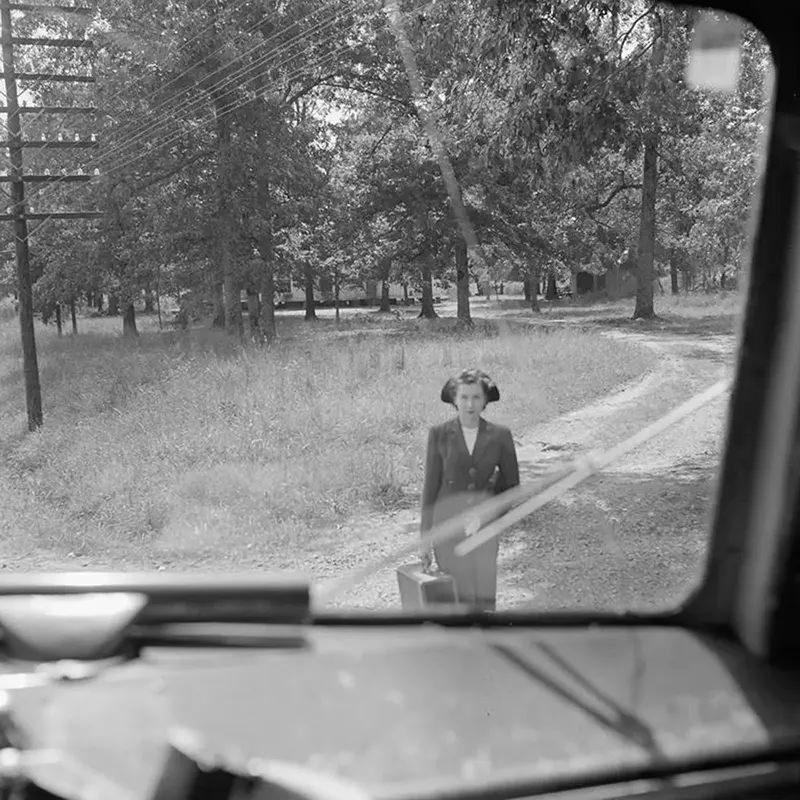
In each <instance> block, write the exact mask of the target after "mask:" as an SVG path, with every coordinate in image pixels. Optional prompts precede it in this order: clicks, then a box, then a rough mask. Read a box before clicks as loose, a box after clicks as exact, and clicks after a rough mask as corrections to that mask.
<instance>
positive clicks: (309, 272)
mask: <svg viewBox="0 0 800 800" xmlns="http://www.w3.org/2000/svg"><path fill="white" fill-rule="evenodd" d="M303 277H304V278H305V284H306V317H305V318H306V319H307V320H313V319H316V318H317V303H316V301H315V300H314V270H313V269H312V267H311V262H310V261H306V263H305V267H304V270H303Z"/></svg>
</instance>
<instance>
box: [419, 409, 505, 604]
mask: <svg viewBox="0 0 800 800" xmlns="http://www.w3.org/2000/svg"><path fill="white" fill-rule="evenodd" d="M518 484H519V467H518V464H517V453H516V449H515V447H514V440H513V439H512V437H511V431H510V430H509V429H508V428H506V427H504V426H503V425H495V424H494V423H491V422H487V421H486V420H485V419H483V418H481V419H480V421H479V424H478V435H477V438H476V440H475V447H474V448H473V451H472V455H470V453H469V450H467V445H466V442H465V441H464V435H463V433H462V432H461V423H460V422H459V420H458V417H455V418H453V419H452V420H450V421H449V422H445V423H443V424H441V425H435V426H434V427H433V428H431V429H430V431H429V432H428V450H427V455H426V459H425V483H424V486H423V489H422V524H421V529H422V533H423V534H425V533H427V532H428V531H429V530H430V529H431V528H433V527H434V526H436V525H438V524H439V523H441V522H442V521H444V520H446V519H448V518H450V517H452V516H455V515H456V514H460V513H461V512H463V511H465V510H466V509H468V508H469V507H470V506H473V505H477V504H478V503H480V502H482V501H483V500H485V499H486V498H487V497H489V496H491V495H493V494H499V493H500V492H502V491H505V490H506V489H511V488H512V487H514V486H517V485H518ZM463 538H464V536H461V537H455V538H453V539H451V540H449V541H448V542H446V543H444V544H440V545H437V546H436V547H435V548H434V552H435V554H436V561H437V563H438V564H439V567H440V568H441V569H442V570H443V571H444V572H447V573H449V574H450V575H452V576H453V577H454V578H455V581H456V588H457V590H458V594H459V599H460V600H462V601H464V602H476V603H478V604H484V603H490V604H493V600H494V596H495V594H496V590H497V539H494V540H492V541H490V542H487V543H486V544H485V545H482V546H481V547H479V548H478V549H477V550H475V551H473V552H472V553H470V554H469V555H468V556H464V557H457V556H456V555H455V554H454V552H453V550H454V548H455V547H456V545H457V544H458V543H459V542H460V541H462V540H463Z"/></svg>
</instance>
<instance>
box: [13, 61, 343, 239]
mask: <svg viewBox="0 0 800 800" xmlns="http://www.w3.org/2000/svg"><path fill="white" fill-rule="evenodd" d="M353 47H354V45H345V46H343V47H341V48H340V49H339V50H338V51H335V52H333V53H330V54H328V55H327V56H326V57H325V58H324V59H321V60H320V61H318V62H317V63H316V64H314V66H317V67H319V66H326V65H327V63H328V62H334V61H336V59H337V58H338V57H339V56H340V55H342V54H344V53H345V52H348V51H350V50H352V49H353ZM306 69H307V67H305V68H303V69H302V70H298V72H297V73H296V74H295V75H294V76H292V77H296V76H299V75H301V74H303V72H305V71H306ZM251 102H252V99H246V100H243V101H237V102H233V103H231V104H229V105H228V106H227V107H223V108H222V109H221V110H220V111H219V114H218V116H225V115H227V114H230V113H232V112H233V111H235V110H237V109H238V108H241V107H243V106H245V105H247V104H249V103H251ZM182 135H183V132H179V133H178V134H176V135H175V136H174V137H173V139H172V140H167V141H165V142H163V143H162V145H161V146H165V145H166V144H169V143H171V141H174V140H176V139H177V138H179V137H180V136H182ZM145 156H146V154H140V155H137V156H134V157H132V158H131V159H130V160H129V161H128V162H125V163H123V164H120V165H118V166H117V168H118V169H120V168H123V167H125V166H129V165H130V164H133V163H135V162H136V161H139V160H141V159H142V158H144V157H145ZM47 188H49V187H47ZM44 194H45V193H44V192H40V193H39V195H38V196H39V198H42V197H43V196H44ZM56 213H58V212H54V213H53V214H51V215H47V216H45V217H43V218H42V222H41V223H40V224H39V225H37V226H36V228H34V229H33V230H32V231H31V232H30V233H29V234H28V238H29V239H30V238H31V237H32V236H33V234H35V233H37V232H38V231H39V230H40V229H41V228H42V227H43V225H44V224H45V223H46V222H47V221H49V220H50V219H53V218H55V214H56Z"/></svg>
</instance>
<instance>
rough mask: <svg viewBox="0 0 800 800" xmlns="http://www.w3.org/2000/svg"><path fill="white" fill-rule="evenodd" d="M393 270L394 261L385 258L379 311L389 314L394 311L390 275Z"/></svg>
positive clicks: (382, 269)
mask: <svg viewBox="0 0 800 800" xmlns="http://www.w3.org/2000/svg"><path fill="white" fill-rule="evenodd" d="M391 269H392V259H391V258H384V259H383V262H382V263H381V304H380V306H379V308H378V311H383V312H388V311H391V310H392V304H391V302H390V297H389V274H390V272H391Z"/></svg>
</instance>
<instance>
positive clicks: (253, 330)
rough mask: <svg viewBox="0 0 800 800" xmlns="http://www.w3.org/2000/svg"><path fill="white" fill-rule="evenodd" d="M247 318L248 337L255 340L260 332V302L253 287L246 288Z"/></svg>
mask: <svg viewBox="0 0 800 800" xmlns="http://www.w3.org/2000/svg"><path fill="white" fill-rule="evenodd" d="M247 317H248V321H249V327H250V336H251V337H253V338H257V337H258V335H259V332H260V330H261V325H260V319H261V302H260V300H259V299H258V292H257V291H256V290H255V287H254V286H252V285H251V286H248V287H247Z"/></svg>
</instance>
